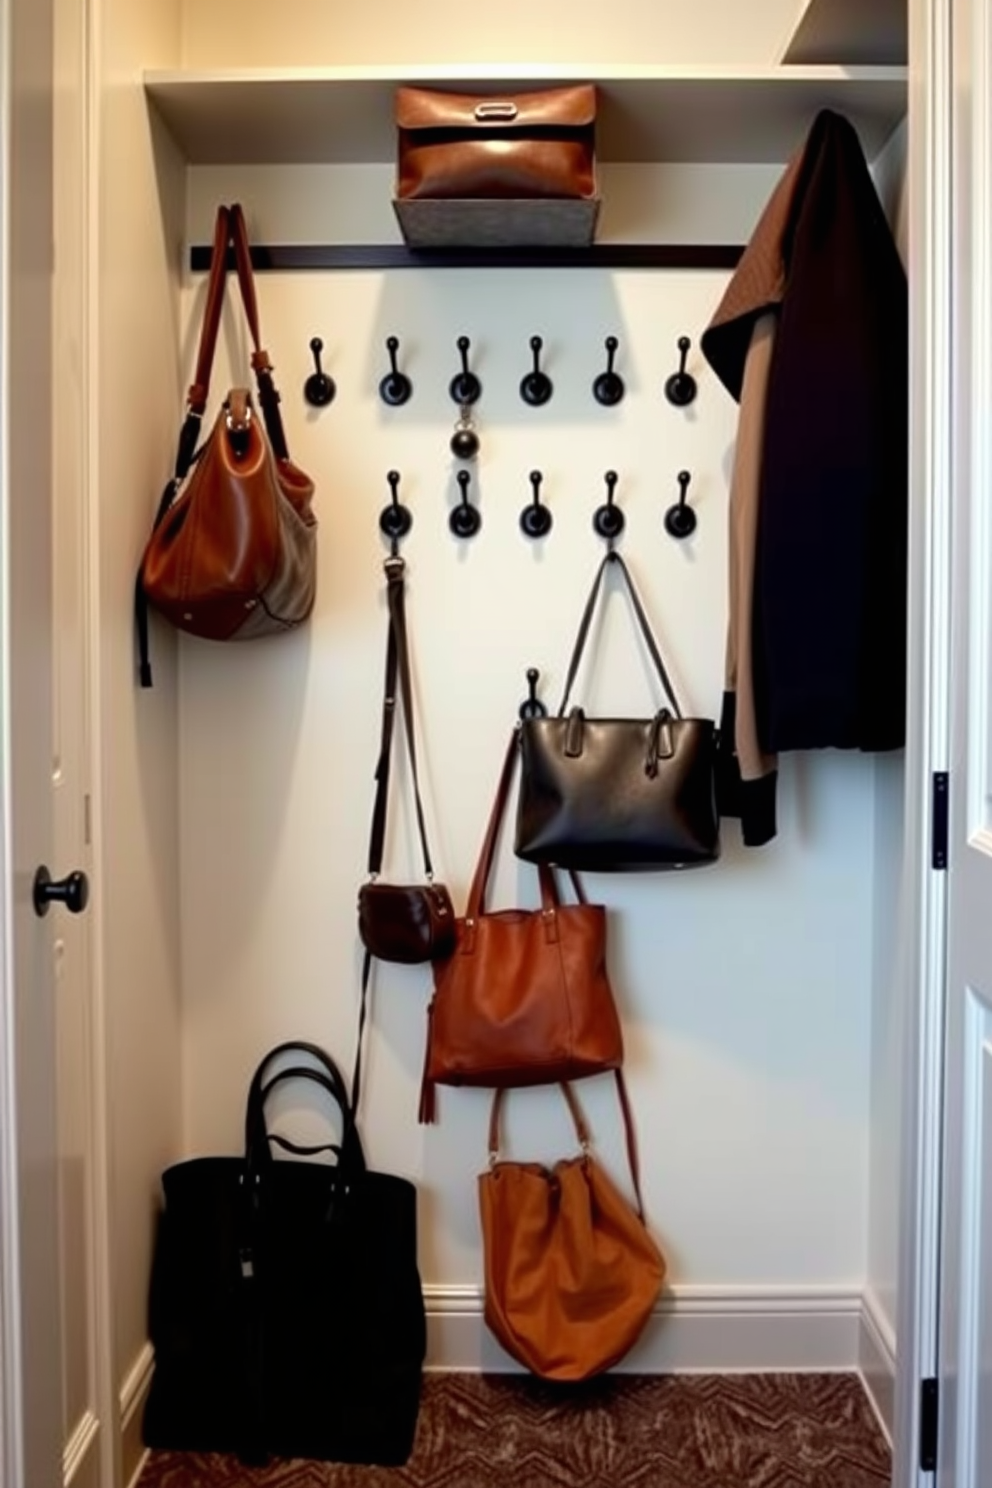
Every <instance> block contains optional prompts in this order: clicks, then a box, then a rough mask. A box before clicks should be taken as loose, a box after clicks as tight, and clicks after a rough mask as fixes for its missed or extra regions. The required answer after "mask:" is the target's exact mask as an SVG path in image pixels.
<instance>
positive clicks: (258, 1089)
mask: <svg viewBox="0 0 992 1488" xmlns="http://www.w3.org/2000/svg"><path fill="white" fill-rule="evenodd" d="M281 1054H294V1055H295V1054H306V1055H309V1056H310V1057H311V1058H312V1059H314V1060H316V1061H317V1063H318V1065H319V1068H317V1069H314V1068H313V1067H312V1066H311V1065H301V1064H295V1063H294V1064H293V1065H292V1066H291V1067H288V1068H284V1069H281V1070H277V1071H276V1072H275V1073H274V1074H272V1075H269V1074H268V1073H267V1072H268V1070H269V1068H270V1066H271V1064H272V1063H273V1062H274V1060H275V1059H276V1058H277V1056H279V1055H281ZM289 1080H296V1081H300V1080H303V1081H307V1082H309V1083H311V1084H314V1085H318V1086H319V1087H320V1088H321V1089H323V1090H325V1091H326V1092H327V1094H328V1095H329V1096H330V1097H331V1099H332V1100H333V1101H334V1103H335V1105H336V1106H337V1107H338V1109H339V1111H340V1113H341V1121H342V1134H341V1142H340V1148H341V1151H340V1157H339V1163H340V1166H341V1167H342V1169H343V1170H345V1171H346V1172H347V1173H349V1174H352V1175H354V1174H357V1173H361V1172H363V1171H364V1169H365V1154H364V1152H363V1150H362V1142H361V1138H360V1136H359V1134H358V1128H357V1126H356V1125H355V1119H354V1115H353V1112H352V1107H351V1102H350V1101H349V1099H348V1090H347V1086H346V1085H345V1082H344V1076H343V1075H342V1074H341V1071H340V1070H339V1069H338V1067H337V1065H336V1064H335V1063H334V1061H333V1060H332V1059H331V1057H330V1055H329V1054H327V1053H326V1052H325V1051H324V1050H323V1049H321V1048H320V1047H319V1045H317V1044H309V1043H303V1042H299V1041H295V1040H294V1041H291V1042H288V1043H285V1044H280V1045H278V1046H277V1047H276V1048H274V1049H272V1050H270V1052H269V1053H268V1054H267V1055H266V1056H265V1058H264V1059H263V1060H262V1062H261V1063H260V1064H259V1066H258V1068H257V1069H256V1071H255V1074H254V1075H253V1077H252V1081H251V1085H250V1087H249V1091H248V1101H247V1106H246V1110H245V1166H246V1169H247V1170H248V1172H249V1174H251V1175H252V1176H253V1177H254V1175H256V1174H258V1173H260V1172H261V1171H262V1169H263V1168H265V1167H266V1166H267V1165H268V1164H269V1163H270V1162H271V1161H272V1160H273V1159H272V1154H271V1150H270V1148H269V1135H268V1128H267V1126H266V1121H265V1103H266V1101H267V1099H268V1097H269V1095H270V1094H271V1092H272V1091H273V1090H274V1089H275V1088H276V1087H277V1086H278V1085H281V1084H284V1083H286V1082H287V1081H289Z"/></svg>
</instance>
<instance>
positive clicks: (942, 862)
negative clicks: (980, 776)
mask: <svg viewBox="0 0 992 1488" xmlns="http://www.w3.org/2000/svg"><path fill="white" fill-rule="evenodd" d="M932 788H933V795H932V796H931V799H930V866H931V867H932V868H939V869H944V868H946V867H947V834H948V822H949V812H948V796H949V795H950V776H949V775H948V773H947V771H946V770H935V771H934V774H933V785H932Z"/></svg>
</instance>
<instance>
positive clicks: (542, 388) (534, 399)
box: [520, 336, 554, 408]
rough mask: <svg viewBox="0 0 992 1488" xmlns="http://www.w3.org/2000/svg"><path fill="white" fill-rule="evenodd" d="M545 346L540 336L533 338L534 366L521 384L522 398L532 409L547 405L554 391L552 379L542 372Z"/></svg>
mask: <svg viewBox="0 0 992 1488" xmlns="http://www.w3.org/2000/svg"><path fill="white" fill-rule="evenodd" d="M543 345H544V342H543V341H542V340H541V338H540V336H531V338H530V349H531V351H532V352H533V354H534V365H533V367H532V368H531V370H530V371H529V372H528V373H527V375H526V377H525V378H524V379H523V381H522V382H521V384H520V396H521V398H523V400H524V402H525V403H529V404H530V405H531V407H532V408H539V407H540V406H541V404H542V403H547V401H548V399H549V398H550V397H551V394H552V392H553V391H554V389H553V386H552V382H551V378H550V377H549V376H548V374H547V373H546V372H542V371H541V347H542V346H543Z"/></svg>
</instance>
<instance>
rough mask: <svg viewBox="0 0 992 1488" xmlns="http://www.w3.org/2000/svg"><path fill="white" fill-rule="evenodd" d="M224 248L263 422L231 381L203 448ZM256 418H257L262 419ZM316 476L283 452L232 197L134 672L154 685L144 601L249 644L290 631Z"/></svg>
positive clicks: (308, 543) (305, 566)
mask: <svg viewBox="0 0 992 1488" xmlns="http://www.w3.org/2000/svg"><path fill="white" fill-rule="evenodd" d="M231 245H233V247H234V254H235V263H236V266H237V277H238V283H239V285H240V289H241V298H242V302H243V304H244V308H245V315H246V317H247V320H248V327H249V330H250V332H251V339H252V345H253V348H254V350H253V352H252V358H251V364H252V368H253V370H254V373H255V382H256V387H257V391H258V404H259V406H260V408H261V413H262V421H261V422H260V421H259V418H258V416H257V413H256V409H255V404H254V402H253V399H252V397H251V394H250V392H249V390H248V389H247V388H244V387H241V388H232V389H231V390H230V392H229V393H228V395H227V397H226V399H225V400H224V404H223V407H222V408H221V410H220V412H219V413H218V415H217V418H216V421H215V422H214V425H213V428H212V429H211V431H210V434H209V435H208V437H207V439H206V441H205V443H204V444H203V446H202V448H200V449H197V440H198V439H199V435H200V425H201V422H202V419H203V414H204V411H205V409H206V406H207V400H208V398H209V395H210V372H211V368H212V366H213V359H214V351H215V349H216V345H217V333H218V330H219V328H220V317H221V310H222V307H223V300H224V287H225V284H226V281H227V252H228V248H229V247H230V246H231ZM263 424H264V427H263ZM313 490H314V488H313V482H312V480H311V479H310V477H309V476H308V475H306V474H304V472H303V471H302V470H300V468H299V467H298V466H297V465H294V464H293V462H292V461H291V460H290V458H289V451H288V449H287V447H286V436H285V432H284V430H283V425H282V418H281V416H280V413H279V394H278V393H277V392H276V389H275V386H274V384H273V381H272V364H271V362H270V361H269V356H268V353H267V352H266V351H263V350H262V346H261V338H260V331H259V321H258V306H257V303H256V298H255V285H254V280H253V278H252V270H251V255H250V251H249V247H248V235H247V231H246V229H245V221H244V215H243V213H242V211H241V208H240V206H238V205H236V204H235V205H234V206H231V207H220V208H219V209H218V212H217V222H216V227H215V231H214V245H213V256H212V259H211V266H210V281H209V286H208V290H207V300H206V307H205V310H204V316H203V325H202V328H201V332H200V348H199V355H198V358H197V365H196V380H195V381H194V383H193V384H192V386H191V387H190V390H189V399H188V406H187V411H186V418H185V421H184V423H183V428H182V432H181V433H180V436H179V450H178V454H177V456H176V465H175V472H174V475H173V478H172V480H171V481H170V482H169V484H168V485H167V487H166V489H165V492H164V493H163V496H162V500H161V502H160V504H159V509H158V513H157V515H156V518H155V523H154V527H153V529H152V534H151V537H150V538H149V540H148V543H147V546H146V548H145V552H144V555H143V557H142V560H141V566H140V570H139V573H138V578H137V582H136V591H135V610H136V617H137V629H138V646H139V652H140V680H141V685H142V686H143V687H150V686H151V680H152V678H151V667H150V665H149V660H148V619H147V607H148V605H152V606H154V608H155V609H156V610H158V611H159V612H160V613H161V614H163V615H164V616H165V617H166V619H167V620H169V621H170V622H171V623H172V624H173V625H175V626H176V627H177V628H178V629H180V630H185V631H188V632H189V633H190V634H191V635H197V636H204V637H206V638H207V639H209V640H213V641H233V640H239V641H246V640H252V639H254V638H255V637H257V636H264V635H271V634H273V633H278V632H280V631H285V630H291V629H292V628H293V627H294V626H297V625H299V624H300V623H301V622H302V621H304V620H305V619H306V618H307V616H308V615H309V614H310V612H311V610H312V609H313V603H314V595H315V592H316V566H317V521H316V518H315V517H314V514H313V511H312V510H311V502H312V499H313Z"/></svg>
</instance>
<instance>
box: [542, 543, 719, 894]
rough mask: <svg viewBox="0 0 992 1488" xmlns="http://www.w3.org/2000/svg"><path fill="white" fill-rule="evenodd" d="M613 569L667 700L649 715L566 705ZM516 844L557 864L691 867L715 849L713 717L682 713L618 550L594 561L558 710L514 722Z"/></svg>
mask: <svg viewBox="0 0 992 1488" xmlns="http://www.w3.org/2000/svg"><path fill="white" fill-rule="evenodd" d="M609 567H613V568H615V569H617V570H619V572H620V574H621V576H622V578H623V580H624V582H625V584H626V586H627V591H628V593H629V595H630V600H631V603H632V605H633V607H634V614H635V616H636V617H637V622H638V625H639V626H640V630H641V634H642V636H643V637H644V642H645V645H646V646H647V649H648V653H649V655H650V657H651V660H652V661H653V663H654V666H655V670H656V671H657V673H658V676H659V678H660V679H661V685H662V688H663V689H664V692H665V695H666V698H667V700H668V704H669V706H664V707H661V708H659V709H658V711H657V712H656V713H655V714H654V716H653V717H652V718H587V717H586V715H585V713H584V712H583V710H582V709H581V708H578V707H574V708H572V709H571V711H570V712H568V713H567V714H566V709H567V707H568V700H569V697H570V695H571V691H572V684H573V683H574V681H575V677H576V673H577V672H578V668H579V663H580V661H581V658H582V652H583V649H584V647H585V643H586V638H587V636H588V634H589V627H590V625H591V623H592V617H593V613H594V611H595V608H596V601H597V599H598V597H599V594H600V590H601V588H602V585H603V577H604V575H605V573H606V571H607V568H609ZM520 748H521V760H522V773H521V781H520V794H519V798H518V806H517V830H516V843H515V848H516V853H517V856H518V857H521V858H526V859H527V860H528V861H529V862H532V863H558V864H560V865H561V866H562V867H563V868H585V869H592V870H596V869H600V870H605V871H632V870H636V869H649V868H689V867H694V866H697V865H699V864H703V863H712V862H713V861H714V860H715V859H716V858H717V857H719V853H720V830H719V818H718V816H717V808H716V791H715V786H714V766H715V757H716V730H715V726H714V724H713V721H712V719H709V718H684V717H683V716H682V709H681V708H680V707H679V703H678V699H677V698H676V696H675V691H674V689H673V687H672V684H671V680H670V679H669V676H668V673H667V671H666V670H665V664H664V662H663V661H662V659H661V653H660V651H659V649H658V643H657V641H656V640H655V638H654V635H653V634H652V631H651V626H650V625H649V623H648V619H647V615H646V614H645V612H644V607H643V605H642V604H641V601H640V599H639V598H638V595H637V591H636V589H635V588H634V583H633V580H632V579H631V576H630V573H629V572H628V570H627V566H626V564H625V563H624V561H623V559H622V558H621V557H620V555H619V553H616V552H614V551H612V550H611V551H610V552H608V553H607V554H606V557H605V558H604V559H603V561H602V563H601V564H600V567H599V570H598V572H597V574H596V578H595V581H594V583H593V586H592V592H591V594H590V595H589V599H588V602H587V604H586V608H585V612H584V613H583V616H582V620H581V623H580V625H579V633H578V636H577V637H576V641H575V648H574V650H573V652H572V659H571V661H570V663H569V667H568V676H567V678H566V681H565V692H564V696H563V697H562V701H561V706H560V707H559V709H558V716H557V717H556V718H540V717H538V718H535V717H525V718H524V719H523V720H522V722H521V725H520Z"/></svg>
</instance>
